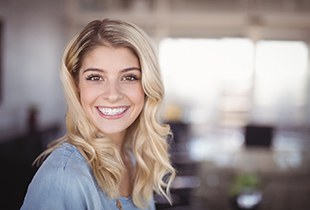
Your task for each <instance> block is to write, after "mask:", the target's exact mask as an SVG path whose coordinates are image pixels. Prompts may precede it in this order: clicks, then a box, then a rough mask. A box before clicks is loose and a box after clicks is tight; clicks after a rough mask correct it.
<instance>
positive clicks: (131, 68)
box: [83, 67, 141, 73]
mask: <svg viewBox="0 0 310 210" xmlns="http://www.w3.org/2000/svg"><path fill="white" fill-rule="evenodd" d="M134 70H135V71H140V72H141V69H140V68H138V67H128V68H124V69H122V70H121V73H125V72H128V71H134ZM88 71H97V72H101V73H104V72H105V70H104V69H98V68H87V69H85V70H84V71H83V73H85V72H88Z"/></svg>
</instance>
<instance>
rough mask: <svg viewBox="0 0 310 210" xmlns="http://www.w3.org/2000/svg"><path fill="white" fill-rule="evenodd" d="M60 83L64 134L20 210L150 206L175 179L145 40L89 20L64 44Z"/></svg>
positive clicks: (126, 27) (121, 26) (154, 65)
mask: <svg viewBox="0 0 310 210" xmlns="http://www.w3.org/2000/svg"><path fill="white" fill-rule="evenodd" d="M61 73H62V74H61V78H62V82H63V85H64V89H65V95H66V99H67V105H68V110H67V116H66V125H67V135H66V136H64V137H63V138H61V139H60V140H58V141H56V143H54V144H53V145H51V147H50V148H49V149H47V150H46V151H45V152H44V153H43V154H42V155H41V157H44V156H47V155H48V157H47V159H46V160H45V161H44V162H43V164H42V165H41V167H40V168H39V170H38V171H37V173H36V175H35V176H34V178H33V180H32V182H31V183H30V185H29V188H28V191H27V194H26V196H25V200H24V203H23V206H22V207H21V209H32V210H33V209H41V210H42V209H51V210H55V209H57V210H62V209H75V210H77V209H90V210H97V209H98V210H99V209H100V210H101V209H108V210H113V209H124V210H125V209H126V210H127V209H128V210H132V209H155V205H154V201H153V198H152V195H153V191H155V192H156V193H158V194H160V195H162V196H164V197H166V198H167V199H168V200H169V201H171V200H170V195H169V187H170V184H171V181H172V180H173V178H174V176H175V171H174V169H173V167H172V166H171V164H170V160H169V155H168V152H167V151H168V144H167V142H166V138H167V137H168V135H169V134H170V129H169V126H168V125H163V124H161V123H160V122H159V119H158V111H159V105H160V103H161V102H162V99H163V94H164V89H163V84H162V81H161V78H160V73H159V67H158V62H157V58H156V55H155V53H154V50H153V48H152V46H151V44H150V41H149V39H148V37H147V35H146V34H145V33H144V32H143V31H142V30H141V29H139V28H138V27H137V26H135V25H133V24H129V23H125V22H121V21H115V20H107V19H105V20H103V21H98V20H96V21H92V22H91V23H89V24H88V25H87V26H86V27H85V28H84V29H83V30H82V32H81V33H80V34H79V35H78V36H77V37H76V38H75V39H74V40H73V41H72V42H71V43H70V44H69V46H68V47H67V49H66V51H65V54H64V60H63V68H62V72H61Z"/></svg>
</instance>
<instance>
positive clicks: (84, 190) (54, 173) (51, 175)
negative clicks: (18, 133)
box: [24, 143, 97, 209]
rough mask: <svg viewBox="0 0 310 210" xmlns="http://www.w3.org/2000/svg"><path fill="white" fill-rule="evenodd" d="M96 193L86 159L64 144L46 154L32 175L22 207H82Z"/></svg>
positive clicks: (69, 145) (75, 149)
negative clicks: (46, 156) (45, 157)
mask: <svg viewBox="0 0 310 210" xmlns="http://www.w3.org/2000/svg"><path fill="white" fill-rule="evenodd" d="M95 192H97V185H96V182H95V180H94V178H93V176H92V173H91V169H90V168H89V166H88V164H87V161H86V160H85V158H84V157H83V156H82V155H81V154H80V152H79V151H78V149H77V148H76V147H75V146H73V145H71V144H68V143H65V144H63V145H61V146H60V147H59V148H57V149H56V150H54V151H53V152H52V153H51V154H50V155H49V157H48V158H47V159H46V160H45V161H44V162H43V164H42V165H41V167H40V168H39V170H38V171H37V173H36V174H35V176H34V177H33V180H32V181H31V183H30V185H29V187H28V191H27V194H26V197H25V201H24V206H27V205H31V206H33V205H36V206H38V205H39V206H43V205H44V206H45V209H46V206H51V208H54V209H56V208H57V209H63V207H64V206H67V205H70V206H72V207H75V208H79V209H81V208H84V207H85V206H86V205H87V203H88V199H90V195H91V194H95ZM25 209H28V208H25ZM64 209H65V207H64Z"/></svg>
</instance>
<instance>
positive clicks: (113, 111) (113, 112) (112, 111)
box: [99, 107, 126, 116]
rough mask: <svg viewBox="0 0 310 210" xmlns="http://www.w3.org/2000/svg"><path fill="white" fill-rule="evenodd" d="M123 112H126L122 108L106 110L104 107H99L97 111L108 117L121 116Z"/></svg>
mask: <svg viewBox="0 0 310 210" xmlns="http://www.w3.org/2000/svg"><path fill="white" fill-rule="evenodd" d="M125 110H126V108H124V107H122V108H106V107H105V108H102V107H99V111H100V112H101V113H102V114H104V115H109V116H113V115H118V114H121V113H122V112H124V111H125Z"/></svg>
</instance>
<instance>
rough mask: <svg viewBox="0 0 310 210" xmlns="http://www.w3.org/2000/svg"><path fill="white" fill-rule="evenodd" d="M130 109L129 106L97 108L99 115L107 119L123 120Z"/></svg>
mask: <svg viewBox="0 0 310 210" xmlns="http://www.w3.org/2000/svg"><path fill="white" fill-rule="evenodd" d="M129 108H130V107H129V106H117V107H108V106H96V109H97V110H98V113H99V115H100V116H101V117H102V118H105V119H119V118H122V117H123V116H124V115H125V114H126V112H127V110H128V109H129ZM105 109H106V110H105ZM108 113H109V114H108Z"/></svg>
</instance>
